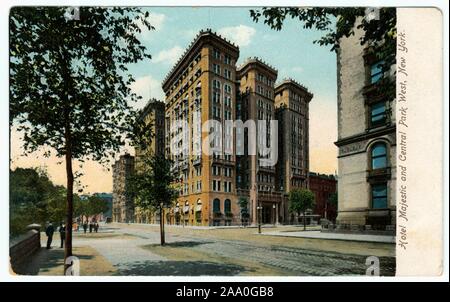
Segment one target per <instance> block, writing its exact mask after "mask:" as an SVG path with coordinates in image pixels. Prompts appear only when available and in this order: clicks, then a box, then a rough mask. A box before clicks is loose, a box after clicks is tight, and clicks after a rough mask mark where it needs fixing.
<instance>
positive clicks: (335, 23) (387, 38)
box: [250, 7, 397, 98]
mask: <svg viewBox="0 0 450 302" xmlns="http://www.w3.org/2000/svg"><path fill="white" fill-rule="evenodd" d="M378 12H379V16H378V18H367V17H366V9H365V8H364V7H314V8H298V7H263V8H262V9H257V10H253V9H252V10H250V16H251V18H252V19H253V21H254V22H258V21H259V20H260V19H261V18H262V19H263V20H264V24H267V25H268V26H270V28H272V29H275V30H281V29H282V27H283V24H284V22H285V20H286V18H292V19H294V20H298V21H300V23H301V24H302V26H303V28H306V29H312V28H313V29H316V30H319V31H323V32H324V35H323V36H322V37H321V38H320V39H318V40H315V41H314V43H318V44H319V45H324V46H331V50H332V51H338V50H339V41H340V40H341V38H343V37H349V36H351V35H354V34H355V29H356V28H358V29H362V30H363V32H364V34H363V35H362V36H361V37H360V43H361V45H367V46H369V47H370V49H371V51H372V52H373V54H374V55H375V56H376V57H377V59H378V61H382V62H383V63H381V64H380V65H382V66H381V68H382V70H383V71H384V72H388V71H390V70H391V66H392V65H394V64H395V62H396V39H397V27H396V23H397V11H396V8H394V7H384V8H379V10H378ZM393 73H394V74H395V71H393ZM379 87H380V90H381V91H383V93H384V94H385V95H386V96H387V97H388V98H394V97H395V81H393V79H392V78H388V77H386V78H384V79H383V80H382V81H380V83H379Z"/></svg>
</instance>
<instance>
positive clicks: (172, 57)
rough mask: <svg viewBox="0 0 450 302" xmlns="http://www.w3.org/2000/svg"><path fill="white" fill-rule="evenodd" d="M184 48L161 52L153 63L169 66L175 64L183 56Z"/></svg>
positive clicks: (178, 47) (175, 47)
mask: <svg viewBox="0 0 450 302" xmlns="http://www.w3.org/2000/svg"><path fill="white" fill-rule="evenodd" d="M183 51H184V50H183V48H181V47H180V46H178V45H177V46H174V47H172V48H170V49H164V50H161V51H160V52H159V53H158V54H157V55H156V56H155V57H154V59H153V62H155V63H159V62H164V63H167V64H170V65H172V64H174V63H175V62H176V61H177V60H178V59H179V58H180V57H181V55H182V54H183Z"/></svg>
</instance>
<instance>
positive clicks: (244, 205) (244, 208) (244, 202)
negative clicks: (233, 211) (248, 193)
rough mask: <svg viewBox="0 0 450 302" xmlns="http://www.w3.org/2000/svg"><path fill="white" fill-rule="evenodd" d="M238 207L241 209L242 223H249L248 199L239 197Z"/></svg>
mask: <svg viewBox="0 0 450 302" xmlns="http://www.w3.org/2000/svg"><path fill="white" fill-rule="evenodd" d="M238 205H239V207H240V208H241V219H242V222H244V221H245V222H247V219H248V218H249V216H250V215H249V213H248V199H247V198H246V197H243V196H241V197H239V200H238Z"/></svg>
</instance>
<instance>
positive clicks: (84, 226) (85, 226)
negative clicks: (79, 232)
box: [83, 221, 88, 234]
mask: <svg viewBox="0 0 450 302" xmlns="http://www.w3.org/2000/svg"><path fill="white" fill-rule="evenodd" d="M87 228H88V225H87V222H86V221H85V222H83V230H84V233H85V234H86V232H87Z"/></svg>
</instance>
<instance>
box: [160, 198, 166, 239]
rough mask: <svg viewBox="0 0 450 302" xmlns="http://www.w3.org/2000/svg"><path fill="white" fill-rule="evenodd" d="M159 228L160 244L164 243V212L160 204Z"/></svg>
mask: <svg viewBox="0 0 450 302" xmlns="http://www.w3.org/2000/svg"><path fill="white" fill-rule="evenodd" d="M159 230H160V233H161V245H164V244H165V243H166V242H165V234H164V214H163V207H162V205H160V206H159Z"/></svg>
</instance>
